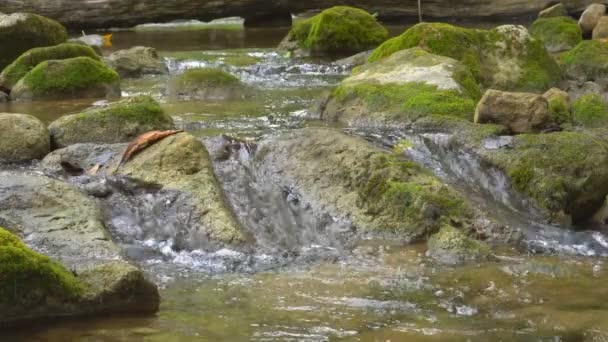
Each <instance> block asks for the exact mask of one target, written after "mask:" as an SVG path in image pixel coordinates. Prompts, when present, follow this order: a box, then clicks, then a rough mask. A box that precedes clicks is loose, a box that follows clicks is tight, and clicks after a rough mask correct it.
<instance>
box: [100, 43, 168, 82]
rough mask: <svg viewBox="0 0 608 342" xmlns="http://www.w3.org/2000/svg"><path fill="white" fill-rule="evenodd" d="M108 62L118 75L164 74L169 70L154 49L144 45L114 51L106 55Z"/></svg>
mask: <svg viewBox="0 0 608 342" xmlns="http://www.w3.org/2000/svg"><path fill="white" fill-rule="evenodd" d="M108 64H109V65H110V66H111V67H112V68H114V69H115V70H116V71H117V72H118V74H119V75H120V77H140V76H143V75H164V74H167V73H168V72H169V70H168V69H167V66H166V65H165V63H164V62H163V60H162V59H161V58H160V57H159V56H158V53H157V52H156V49H154V48H151V47H144V46H135V47H132V48H130V49H128V50H120V51H116V52H114V53H113V54H111V55H110V56H109V57H108Z"/></svg>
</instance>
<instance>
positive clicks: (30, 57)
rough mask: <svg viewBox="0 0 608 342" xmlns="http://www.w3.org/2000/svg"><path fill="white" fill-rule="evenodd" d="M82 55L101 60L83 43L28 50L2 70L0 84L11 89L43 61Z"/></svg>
mask: <svg viewBox="0 0 608 342" xmlns="http://www.w3.org/2000/svg"><path fill="white" fill-rule="evenodd" d="M80 56H84V57H90V58H92V59H95V60H101V59H100V58H99V56H98V55H97V53H96V52H95V51H94V50H93V49H92V48H91V47H89V46H86V45H82V44H70V43H66V44H60V45H55V46H50V47H40V48H34V49H31V50H28V51H26V52H25V53H24V54H22V55H21V56H19V58H17V59H16V60H15V61H14V62H13V63H12V64H11V65H9V66H7V67H6V68H5V69H4V70H3V71H2V74H1V75H0V85H1V86H3V87H5V88H7V89H11V88H12V87H13V86H14V85H15V84H17V82H18V81H19V80H20V79H21V78H22V77H23V76H25V74H27V73H28V72H29V71H30V70H32V69H33V68H34V67H35V66H36V65H38V64H40V63H41V62H44V61H48V60H52V59H67V58H74V57H80Z"/></svg>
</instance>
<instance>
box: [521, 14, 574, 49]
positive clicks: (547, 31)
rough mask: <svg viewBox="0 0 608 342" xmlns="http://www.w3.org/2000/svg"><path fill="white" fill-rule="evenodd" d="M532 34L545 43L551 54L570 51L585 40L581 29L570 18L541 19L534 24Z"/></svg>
mask: <svg viewBox="0 0 608 342" xmlns="http://www.w3.org/2000/svg"><path fill="white" fill-rule="evenodd" d="M530 33H531V34H532V36H534V38H536V39H540V40H541V41H543V43H544V45H545V48H546V49H547V51H549V52H560V51H566V50H570V49H572V48H574V47H575V46H577V45H578V44H579V43H580V42H581V41H582V40H583V33H582V32H581V29H580V27H579V26H578V24H577V23H576V21H575V20H574V19H572V18H570V17H553V18H540V19H538V20H536V21H535V22H534V23H533V24H532V28H531V30H530Z"/></svg>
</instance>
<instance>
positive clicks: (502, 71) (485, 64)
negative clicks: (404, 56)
mask: <svg viewBox="0 0 608 342" xmlns="http://www.w3.org/2000/svg"><path fill="white" fill-rule="evenodd" d="M416 46H418V47H421V48H423V49H425V50H427V51H429V52H431V53H433V54H436V55H441V56H446V57H450V58H454V59H456V60H459V61H461V62H462V63H463V64H464V65H466V66H468V67H469V69H470V70H471V72H472V73H473V76H475V78H476V79H477V80H478V82H480V83H481V84H482V85H483V86H485V87H487V88H493V89H498V90H508V91H544V90H546V89H548V88H550V87H551V86H552V85H553V84H555V83H556V82H557V81H559V80H560V79H561V74H560V70H559V67H558V65H557V64H556V63H555V61H554V60H553V59H552V57H551V56H550V55H549V54H548V52H547V51H546V49H545V48H544V46H543V44H542V42H541V41H539V40H536V39H534V38H533V37H531V36H530V34H529V33H528V31H527V30H526V28H524V27H523V26H514V25H505V26H500V27H497V28H495V29H493V30H475V29H467V28H461V27H456V26H452V25H449V24H443V23H421V24H417V25H415V26H413V27H411V28H409V29H408V30H406V31H405V32H404V33H403V34H401V35H400V36H398V37H395V38H393V39H390V40H388V41H386V42H385V43H384V44H382V45H381V46H379V47H378V48H377V49H376V50H374V52H373V53H372V54H371V56H370V58H369V60H368V61H369V62H376V61H379V60H381V59H383V58H386V57H388V56H390V55H392V54H393V53H395V52H397V51H401V50H404V49H409V48H412V47H416Z"/></svg>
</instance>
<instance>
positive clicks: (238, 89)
mask: <svg viewBox="0 0 608 342" xmlns="http://www.w3.org/2000/svg"><path fill="white" fill-rule="evenodd" d="M248 92H249V89H248V88H247V87H246V86H245V85H244V84H243V83H242V82H241V81H240V80H239V79H238V78H237V77H236V76H234V75H232V74H230V73H228V72H226V71H224V70H221V69H215V68H195V69H188V70H186V71H184V72H183V73H182V74H180V75H178V76H176V77H175V78H174V79H173V80H171V81H170V84H169V95H170V96H174V97H184V98H190V99H199V100H227V99H239V98H243V97H245V96H246V95H247V93H248Z"/></svg>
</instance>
